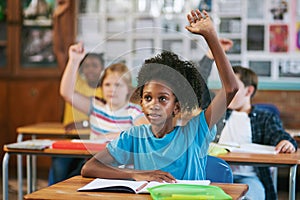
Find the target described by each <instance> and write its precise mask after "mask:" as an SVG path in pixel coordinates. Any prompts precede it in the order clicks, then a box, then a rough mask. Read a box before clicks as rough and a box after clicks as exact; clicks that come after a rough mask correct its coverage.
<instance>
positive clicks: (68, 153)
mask: <svg viewBox="0 0 300 200" xmlns="http://www.w3.org/2000/svg"><path fill="white" fill-rule="evenodd" d="M3 151H4V152H5V154H4V157H3V160H2V182H3V200H8V179H9V177H8V174H9V172H8V169H9V167H8V164H9V159H10V155H13V154H14V155H17V156H22V155H26V156H27V160H26V162H27V164H26V166H27V193H28V194H29V193H31V192H33V191H35V188H34V187H33V184H34V183H33V178H34V177H32V175H31V173H32V170H33V169H32V168H33V162H32V157H33V156H56V157H77V158H78V157H79V158H90V157H92V156H93V155H94V154H95V153H97V152H96V151H87V150H60V149H50V148H49V149H44V150H30V149H8V148H7V147H6V146H5V145H4V147H3ZM22 188H23V185H22V181H21V187H20V185H19V187H18V196H19V199H20V194H21V195H22V196H21V199H23V191H20V190H22Z"/></svg>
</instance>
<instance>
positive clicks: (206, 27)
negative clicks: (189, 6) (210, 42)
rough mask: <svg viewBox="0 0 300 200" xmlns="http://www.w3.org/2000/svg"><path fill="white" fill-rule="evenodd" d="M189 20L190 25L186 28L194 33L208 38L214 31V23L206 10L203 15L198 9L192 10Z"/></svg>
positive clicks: (188, 16)
mask: <svg viewBox="0 0 300 200" xmlns="http://www.w3.org/2000/svg"><path fill="white" fill-rule="evenodd" d="M187 19H188V21H189V23H190V25H189V26H186V27H185V28H186V29H187V30H188V31H190V32H192V33H195V34H199V35H203V36H206V35H208V34H209V33H210V32H211V31H214V27H213V23H212V21H211V19H210V17H209V15H208V13H207V12H206V11H205V10H204V11H203V12H202V13H201V12H200V11H199V10H198V9H197V10H195V11H194V10H192V11H191V12H190V13H189V14H188V15H187Z"/></svg>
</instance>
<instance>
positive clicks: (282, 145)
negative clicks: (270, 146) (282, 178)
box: [275, 140, 296, 153]
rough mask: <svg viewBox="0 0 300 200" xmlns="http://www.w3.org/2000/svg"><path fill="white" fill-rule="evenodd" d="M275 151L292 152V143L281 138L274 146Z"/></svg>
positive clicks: (293, 148)
mask: <svg viewBox="0 0 300 200" xmlns="http://www.w3.org/2000/svg"><path fill="white" fill-rule="evenodd" d="M275 150H276V152H277V153H294V152H295V151H296V149H295V147H294V145H293V144H292V143H291V142H290V141H288V140H281V141H280V142H279V143H278V144H277V145H276V147H275Z"/></svg>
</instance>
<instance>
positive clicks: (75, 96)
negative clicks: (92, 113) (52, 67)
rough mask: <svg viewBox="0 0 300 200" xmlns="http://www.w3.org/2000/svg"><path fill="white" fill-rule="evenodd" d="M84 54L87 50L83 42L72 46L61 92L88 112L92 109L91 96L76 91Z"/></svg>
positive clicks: (64, 96) (81, 109) (65, 98)
mask: <svg viewBox="0 0 300 200" xmlns="http://www.w3.org/2000/svg"><path fill="white" fill-rule="evenodd" d="M84 56H85V51H84V48H83V44H82V43H78V44H75V45H72V46H70V48H69V60H68V63H67V66H66V69H65V71H64V73H63V76H62V79H61V82H60V94H61V96H62V97H63V98H64V100H65V101H67V102H69V103H70V104H71V105H72V106H73V107H75V108H77V109H78V110H80V111H82V112H84V113H88V112H89V109H90V99H89V97H86V96H84V95H82V94H80V93H78V92H76V91H75V82H76V77H77V71H78V68H79V65H80V62H81V60H82V59H83V58H84Z"/></svg>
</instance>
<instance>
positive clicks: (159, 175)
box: [133, 170, 176, 183]
mask: <svg viewBox="0 0 300 200" xmlns="http://www.w3.org/2000/svg"><path fill="white" fill-rule="evenodd" d="M133 179H134V180H136V181H145V180H146V181H157V182H161V183H163V182H167V183H176V179H175V178H174V177H173V176H172V175H171V174H170V173H168V172H164V171H161V170H153V171H141V172H134V176H133Z"/></svg>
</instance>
